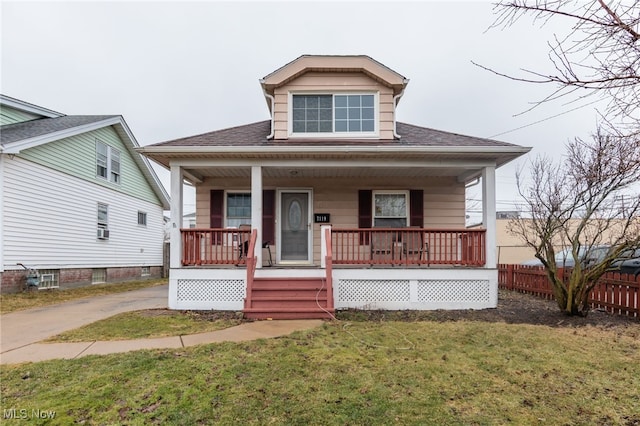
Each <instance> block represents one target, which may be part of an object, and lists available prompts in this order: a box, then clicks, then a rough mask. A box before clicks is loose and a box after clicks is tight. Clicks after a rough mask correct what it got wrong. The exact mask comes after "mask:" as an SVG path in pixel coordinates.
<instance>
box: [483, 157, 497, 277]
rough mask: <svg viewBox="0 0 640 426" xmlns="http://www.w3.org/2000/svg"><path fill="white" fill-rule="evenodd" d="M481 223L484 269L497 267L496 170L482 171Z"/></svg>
mask: <svg viewBox="0 0 640 426" xmlns="http://www.w3.org/2000/svg"><path fill="white" fill-rule="evenodd" d="M482 223H483V224H484V227H485V230H486V233H485V244H486V259H485V268H488V269H495V268H496V267H497V262H498V258H497V253H496V245H497V239H496V168H495V167H485V168H483V169H482Z"/></svg>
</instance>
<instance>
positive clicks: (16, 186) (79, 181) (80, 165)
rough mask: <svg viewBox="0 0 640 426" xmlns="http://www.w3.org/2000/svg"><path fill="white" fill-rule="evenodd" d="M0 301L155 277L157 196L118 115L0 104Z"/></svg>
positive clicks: (161, 195) (160, 221)
mask: <svg viewBox="0 0 640 426" xmlns="http://www.w3.org/2000/svg"><path fill="white" fill-rule="evenodd" d="M0 125H1V126H0V134H1V138H0V188H2V190H1V191H0V276H1V287H0V290H1V291H3V292H9V291H17V290H20V289H21V288H23V286H24V285H25V275H26V269H25V268H24V267H23V266H21V265H20V264H22V265H24V266H25V267H28V268H33V269H36V270H37V271H38V273H39V281H40V282H39V287H40V288H43V287H57V286H60V287H64V286H75V285H83V284H91V283H99V282H112V281H122V280H128V279H140V278H144V277H158V276H160V274H161V270H162V262H163V256H162V249H163V247H162V246H163V239H164V216H163V210H165V209H168V208H169V200H168V196H167V193H166V191H165V190H164V188H163V187H162V185H161V183H160V181H159V180H158V178H157V176H156V174H155V173H154V171H153V169H152V168H151V166H150V164H149V162H148V160H147V159H146V158H144V157H142V156H140V155H139V154H138V153H137V152H136V151H135V148H136V147H138V143H137V142H136V139H135V137H134V136H133V133H132V132H131V130H130V129H129V127H128V126H127V124H126V122H125V121H124V118H122V116H119V115H104V116H93V115H92V116H85V115H65V114H62V113H59V112H55V111H52V110H49V109H47V108H43V107H40V106H36V105H33V104H30V103H27V102H24V101H21V100H18V99H14V98H11V97H8V96H5V95H0Z"/></svg>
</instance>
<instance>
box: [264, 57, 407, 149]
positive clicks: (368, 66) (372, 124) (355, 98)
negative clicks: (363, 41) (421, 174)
mask: <svg viewBox="0 0 640 426" xmlns="http://www.w3.org/2000/svg"><path fill="white" fill-rule="evenodd" d="M408 82H409V81H408V80H407V79H406V78H404V77H403V76H402V75H400V74H398V73H397V72H395V71H393V70H391V69H390V68H388V67H386V66H384V65H382V64H381V63H379V62H377V61H375V60H373V59H372V58H370V57H368V56H364V55H359V56H315V55H303V56H301V57H299V58H297V59H296V60H294V61H292V62H290V63H288V64H287V65H285V66H283V67H281V68H279V69H278V70H276V71H274V72H272V73H271V74H269V75H267V76H266V77H264V78H263V79H261V80H260V83H261V85H262V88H263V91H264V94H265V97H266V98H267V104H268V105H269V110H270V112H271V117H272V133H271V136H272V137H273V138H274V139H292V138H341V139H385V140H387V139H395V138H397V135H396V133H395V108H396V106H397V104H398V101H399V99H400V97H401V96H402V94H403V92H404V89H405V87H406V86H407V84H408Z"/></svg>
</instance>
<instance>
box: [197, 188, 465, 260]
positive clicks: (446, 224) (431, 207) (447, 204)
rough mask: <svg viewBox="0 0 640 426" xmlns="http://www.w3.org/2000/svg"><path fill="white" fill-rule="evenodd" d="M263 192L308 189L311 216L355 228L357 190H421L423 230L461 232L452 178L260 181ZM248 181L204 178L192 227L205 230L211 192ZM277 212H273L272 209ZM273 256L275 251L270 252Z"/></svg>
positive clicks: (460, 202)
mask: <svg viewBox="0 0 640 426" xmlns="http://www.w3.org/2000/svg"><path fill="white" fill-rule="evenodd" d="M262 183H263V187H264V188H265V189H312V191H313V210H312V212H313V213H329V214H330V215H331V225H332V226H333V227H335V228H357V227H358V190H360V189H370V190H385V189H386V190H402V191H404V190H409V189H422V190H423V191H424V227H425V228H431V229H462V228H464V227H465V188H464V185H463V184H461V183H458V182H457V181H456V179H455V178H431V179H422V180H421V182H420V184H419V185H417V184H416V180H415V179H402V178H396V179H389V178H367V179H337V178H336V179H332V178H327V179H297V180H295V181H292V180H287V179H269V178H264V179H263V182H262ZM250 188H251V183H250V180H249V179H207V180H206V181H205V182H204V183H203V184H201V185H199V186H197V187H196V227H197V228H208V227H209V203H210V191H211V190H212V189H225V190H227V191H234V190H235V191H238V190H242V191H247V190H250ZM276 210H277V209H276ZM321 225H322V224H318V223H314V224H313V238H314V243H313V246H314V263H319V262H320V242H321V235H320V227H321ZM273 253H274V255H275V248H274V251H273Z"/></svg>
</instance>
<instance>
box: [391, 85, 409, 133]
mask: <svg viewBox="0 0 640 426" xmlns="http://www.w3.org/2000/svg"><path fill="white" fill-rule="evenodd" d="M407 84H409V79H407V78H405V79H403V81H402V90H401V91H400V93H398V94H397V95H395V96H394V97H393V137H394V138H396V139H400V135H399V134H398V127H397V123H398V120H397V119H396V109H397V108H398V99H400V98H401V97H402V95H404V89H405V88H406V87H407Z"/></svg>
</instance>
